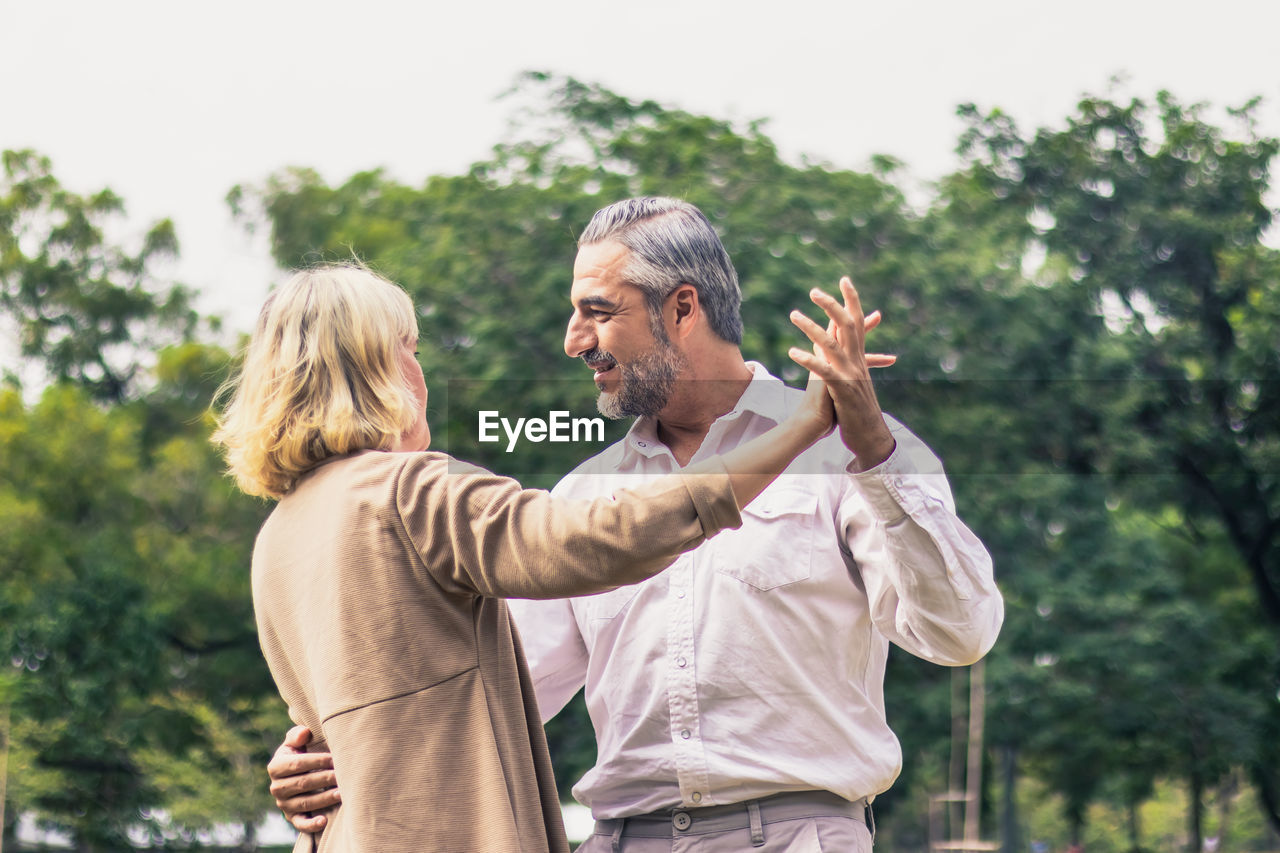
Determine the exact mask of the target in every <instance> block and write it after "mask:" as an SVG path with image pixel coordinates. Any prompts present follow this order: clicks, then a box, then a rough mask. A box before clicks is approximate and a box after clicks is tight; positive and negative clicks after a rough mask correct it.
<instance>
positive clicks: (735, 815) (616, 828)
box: [595, 791, 868, 839]
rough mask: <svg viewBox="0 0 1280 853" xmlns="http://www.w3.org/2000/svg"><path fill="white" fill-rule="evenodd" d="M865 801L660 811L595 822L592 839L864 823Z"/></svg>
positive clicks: (793, 798) (789, 798)
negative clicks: (826, 820)
mask: <svg viewBox="0 0 1280 853" xmlns="http://www.w3.org/2000/svg"><path fill="white" fill-rule="evenodd" d="M867 808H868V805H867V801H866V800H865V799H863V800H857V801H855V802H849V801H848V800H846V799H845V798H844V797H840V796H837V795H836V794H833V793H831V792H830V791H788V792H786V793H782V794H774V795H773V796H771V797H764V798H762V799H759V800H745V801H743V802H741V803H731V804H729V805H724V806H702V807H699V808H683V807H681V808H674V809H661V810H659V811H656V812H650V813H648V814H642V815H635V816H633V817H620V818H612V819H606V820H597V821H596V827H595V834H596V835H606V836H613V837H614V838H615V839H618V838H627V837H631V838H674V837H680V836H686V835H703V834H707V833H712V832H731V831H734V830H741V829H748V828H749V829H751V831H752V833H753V835H754V834H755V833H756V832H757V831H758V830H759V828H760V827H761V826H762V825H764V824H768V823H776V822H778V821H783V820H801V819H804V818H811V817H851V818H853V819H854V820H860V821H862V822H863V823H866V822H867V818H866V809H867Z"/></svg>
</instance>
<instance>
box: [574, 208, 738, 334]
mask: <svg viewBox="0 0 1280 853" xmlns="http://www.w3.org/2000/svg"><path fill="white" fill-rule="evenodd" d="M606 240H616V241H617V242H619V243H621V244H622V245H624V246H626V247H627V249H629V250H630V252H631V257H630V258H629V259H628V261H627V265H626V267H625V269H624V270H623V277H624V278H625V280H626V282H627V283H628V284H632V285H635V286H636V287H638V288H640V289H641V290H642V291H644V296H645V302H646V303H647V304H648V307H649V315H650V317H651V318H654V319H655V320H656V318H657V317H659V316H660V315H661V312H662V302H663V300H664V299H666V298H667V296H668V295H669V294H670V293H671V291H673V290H675V289H676V288H677V287H679V286H680V285H682V284H691V285H693V287H694V288H695V289H696V290H697V291H698V301H699V302H700V303H701V305H702V310H703V311H704V312H706V315H707V323H708V324H709V325H710V326H711V331H713V332H715V333H716V335H718V336H719V337H721V338H723V339H724V340H726V341H728V342H729V343H731V344H741V343H742V315H741V313H740V309H741V306H742V291H741V289H739V287H738V273H737V272H736V271H735V270H734V268H733V262H732V261H730V260H729V253H728V252H727V251H725V248H724V245H723V244H722V243H721V242H720V237H719V236H718V235H717V234H716V230H715V228H713V227H711V223H710V222H709V221H708V220H707V217H706V216H704V215H703V214H702V211H701V210H698V208H696V207H694V206H693V205H691V204H689V203H688V202H684V201H680V200H679V199H675V198H656V197H647V198H629V199H625V200H623V201H619V202H614V203H613V204H611V205H609V206H608V207H602V208H601V209H600V210H597V211H596V214H595V216H593V217H591V222H589V223H588V224H587V228H586V230H585V231H583V232H582V236H581V237H579V238H578V245H579V246H589V245H591V244H593V243H603V242H604V241H606ZM659 327H660V324H659Z"/></svg>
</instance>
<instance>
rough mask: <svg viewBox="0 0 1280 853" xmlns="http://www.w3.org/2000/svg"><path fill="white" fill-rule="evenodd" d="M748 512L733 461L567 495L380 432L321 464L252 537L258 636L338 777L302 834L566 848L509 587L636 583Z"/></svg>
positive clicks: (330, 844) (520, 590)
mask: <svg viewBox="0 0 1280 853" xmlns="http://www.w3.org/2000/svg"><path fill="white" fill-rule="evenodd" d="M740 521H741V518H740V516H739V511H738V506H737V503H736V502H735V500H734V498H733V494H732V492H731V491H730V489H729V484H728V478H727V477H708V476H686V477H670V478H665V479H662V480H658V481H655V482H652V483H650V484H647V485H645V486H643V487H640V488H637V489H634V490H628V491H622V492H619V493H618V494H617V495H616V496H615V498H614V499H612V500H610V499H608V498H605V499H601V500H597V501H593V502H585V501H583V502H570V501H560V500H553V499H552V498H551V497H550V496H549V495H548V494H547V493H546V492H543V491H539V490H522V489H521V488H520V486H519V484H518V483H516V482H515V481H513V480H509V479H505V478H501V477H497V476H495V475H493V474H490V473H488V472H486V471H482V470H481V469H478V468H475V467H474V466H470V465H467V464H465V463H461V462H458V461H456V460H454V459H452V458H450V457H448V456H446V455H444V454H441V453H430V452H427V453H386V452H379V451H365V452H362V453H357V454H352V455H349V456H343V457H339V458H337V459H334V460H331V461H329V462H326V463H325V464H323V465H321V466H320V467H318V468H317V469H315V470H314V471H312V472H311V473H309V474H308V475H307V476H305V477H304V478H303V479H302V480H301V481H300V482H299V484H298V486H297V488H296V489H295V490H294V491H293V492H291V493H290V494H289V495H288V496H286V497H285V498H284V499H283V500H281V501H280V503H279V505H278V506H277V507H276V508H275V509H274V510H273V512H272V513H271V515H270V517H269V518H268V519H267V521H266V523H265V524H264V525H263V527H262V530H261V532H260V533H259V535H258V539H257V542H256V544H255V546H254V551H253V603H254V610H255V612H256V614H257V621H258V635H259V640H260V642H261V644H262V650H263V653H264V655H265V656H266V659H267V663H268V665H269V666H270V668H271V674H272V676H274V678H275V682H276V686H277V687H278V688H279V690H280V694H281V696H283V697H284V700H285V702H286V703H288V706H289V713H290V716H291V717H292V718H293V719H294V720H295V721H296V722H298V723H301V724H302V725H305V726H308V727H309V728H310V729H311V731H312V732H313V734H314V736H315V738H316V739H317V740H316V743H315V748H316V749H319V750H323V749H326V748H327V749H329V750H330V751H331V752H332V753H333V761H334V767H335V770H336V773H337V777H338V781H339V785H340V787H341V788H342V804H341V805H340V806H338V807H336V809H335V810H334V811H333V812H332V813H331V814H330V816H329V822H328V825H327V826H326V828H325V829H324V831H323V833H322V834H320V835H319V836H318V837H317V836H306V835H304V836H301V837H300V838H299V843H298V845H297V847H296V848H295V849H300V850H311V849H312V844H313V843H316V844H317V845H318V850H319V851H320V853H347V851H370V853H395V852H396V851H413V853H423V852H424V851H467V853H486V851H492V852H493V853H516V851H533V852H534V853H541V852H542V851H567V850H568V843H567V842H566V840H565V833H564V827H563V824H562V822H561V818H560V804H559V800H558V797H557V796H556V789H555V784H554V781H553V779H552V775H551V761H550V758H549V756H548V753H547V745H546V739H545V737H544V735H543V732H542V726H541V724H540V723H539V717H538V710H537V707H536V705H535V703H534V696H533V688H532V685H531V684H530V681H529V676H528V671H527V669H526V667H525V662H524V656H523V654H522V653H521V651H520V640H519V637H518V636H517V634H516V632H515V630H514V628H513V627H512V625H511V621H510V619H509V618H508V616H507V606H506V603H505V602H504V601H502V598H503V597H522V598H556V597H562V596H569V595H582V594H587V593H592V592H599V591H604V590H608V589H612V588H614V587H617V586H620V585H623V584H627V583H634V582H637V581H640V580H643V579H644V578H646V577H649V576H650V575H653V574H657V573H658V572H659V571H661V570H662V569H663V568H665V567H666V566H667V565H668V564H669V563H670V561H671V560H672V559H673V558H674V557H675V556H676V555H677V554H678V553H680V552H681V551H684V550H688V549H690V548H693V547H695V546H697V545H698V544H699V543H700V542H702V541H703V540H704V539H705V538H706V537H708V536H710V535H712V534H714V533H716V532H717V531H718V530H720V529H721V528H724V527H734V526H737V525H738V524H739V523H740Z"/></svg>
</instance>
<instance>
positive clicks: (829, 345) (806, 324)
mask: <svg viewBox="0 0 1280 853" xmlns="http://www.w3.org/2000/svg"><path fill="white" fill-rule="evenodd" d="M791 322H792V324H793V325H794V326H795V327H796V328H797V329H799V330H800V331H802V332H804V333H805V336H806V337H808V338H809V340H811V341H813V343H814V344H815V345H816V346H818V347H821V348H822V349H824V350H828V351H836V350H838V349H839V348H840V343H839V341H837V340H836V339H835V336H834V335H832V334H831V333H830V332H828V331H827V330H825V329H823V328H822V327H821V326H819V325H818V324H817V323H815V322H813V320H811V319H809V318H808V317H806V316H805V315H804V314H801V313H800V312H799V311H792V312H791Z"/></svg>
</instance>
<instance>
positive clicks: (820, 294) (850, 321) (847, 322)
mask: <svg viewBox="0 0 1280 853" xmlns="http://www.w3.org/2000/svg"><path fill="white" fill-rule="evenodd" d="M843 280H844V279H842V281H843ZM809 298H810V299H811V300H813V304H814V305H817V306H818V307H819V308H821V309H822V310H823V311H825V312H826V314H827V316H828V317H830V318H831V319H832V321H834V322H835V324H836V325H837V326H840V327H842V328H847V329H853V330H854V332H855V333H856V332H857V331H858V329H859V323H861V322H862V314H861V313H859V314H856V315H854V314H850V313H849V311H847V310H845V307H844V306H843V305H841V304H840V303H839V301H837V300H836V298H835V297H833V296H832V295H831V294H829V293H827V292H826V291H823V290H820V289H819V288H816V287H815V288H813V289H812V290H810V291H809Z"/></svg>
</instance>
